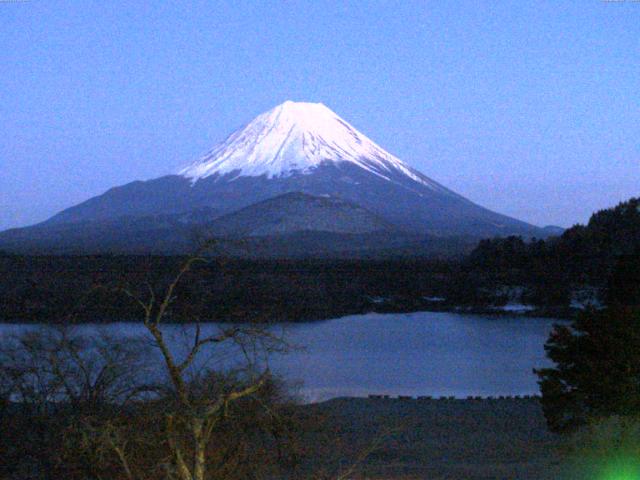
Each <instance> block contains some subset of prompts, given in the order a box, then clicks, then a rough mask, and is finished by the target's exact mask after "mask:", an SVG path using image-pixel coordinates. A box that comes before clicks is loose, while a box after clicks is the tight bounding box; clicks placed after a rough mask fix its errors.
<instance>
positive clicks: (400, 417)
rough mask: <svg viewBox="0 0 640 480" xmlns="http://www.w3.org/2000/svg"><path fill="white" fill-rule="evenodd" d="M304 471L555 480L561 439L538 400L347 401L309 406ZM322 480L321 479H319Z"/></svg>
mask: <svg viewBox="0 0 640 480" xmlns="http://www.w3.org/2000/svg"><path fill="white" fill-rule="evenodd" d="M304 415H308V417H309V419H310V420H312V421H311V423H312V424H320V425H321V427H318V428H316V429H314V430H313V431H312V432H309V433H307V434H306V437H305V441H304V442H303V444H304V446H305V454H304V455H305V458H308V459H311V458H315V459H322V461H321V462H318V460H315V461H311V460H308V461H306V463H305V468H309V469H312V470H314V471H323V472H324V473H325V474H326V478H329V477H333V478H336V473H338V472H340V471H342V472H344V470H345V469H346V468H347V467H348V466H349V465H351V464H352V463H353V462H354V461H356V460H357V459H358V457H359V456H360V454H362V453H363V452H366V451H368V450H369V449H370V447H373V446H375V448H374V449H373V450H372V451H371V452H370V454H369V455H368V456H367V457H366V459H364V460H363V461H362V462H361V463H360V465H359V467H358V469H357V470H358V471H357V472H354V473H353V474H350V475H347V476H346V477H345V478H371V479H383V478H384V479H451V480H453V479H460V480H463V479H464V480H470V479H478V480H479V479H485V480H488V479H531V480H534V479H535V480H542V479H556V478H558V476H559V473H558V469H559V466H558V464H559V458H558V453H557V452H558V446H559V444H560V439H559V438H558V437H557V436H555V435H553V434H551V433H549V432H548V431H547V429H546V426H545V420H544V417H543V415H542V411H541V408H540V405H539V403H538V401H537V400H536V399H500V400H437V399H433V400H399V399H360V398H344V399H335V400H330V401H327V402H323V403H318V404H313V405H308V406H305V407H304ZM320 478H322V476H320Z"/></svg>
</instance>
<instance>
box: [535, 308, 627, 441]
mask: <svg viewBox="0 0 640 480" xmlns="http://www.w3.org/2000/svg"><path fill="white" fill-rule="evenodd" d="M545 350H546V352H547V355H548V357H549V358H550V359H551V360H552V361H553V362H554V363H555V367H553V368H542V369H539V370H535V373H536V374H537V375H538V377H539V382H538V383H539V385H540V390H541V393H542V407H543V410H544V414H545V417H546V418H547V423H548V425H549V428H550V429H551V430H553V431H565V430H571V429H573V428H575V427H578V426H580V425H582V424H584V423H586V422H587V421H588V420H589V419H590V418H593V417H607V416H610V415H638V414H640V309H639V308H636V307H633V306H612V307H610V308H607V309H606V310H600V311H596V310H590V311H587V312H584V313H582V314H581V315H580V316H579V317H578V318H577V319H576V320H575V321H574V322H573V323H572V324H571V325H570V326H567V325H557V326H555V328H554V330H553V331H552V333H551V335H550V337H549V339H548V341H547V343H546V345H545Z"/></svg>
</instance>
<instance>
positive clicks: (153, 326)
mask: <svg viewBox="0 0 640 480" xmlns="http://www.w3.org/2000/svg"><path fill="white" fill-rule="evenodd" d="M205 248H206V246H205ZM205 248H202V249H201V250H200V252H199V253H198V254H196V255H193V256H191V257H189V258H188V259H187V260H186V261H185V262H184V263H183V265H182V266H181V267H180V269H179V271H178V273H177V275H176V276H175V277H174V278H173V279H172V281H171V282H170V283H169V284H168V286H167V287H166V289H165V290H164V293H163V294H162V295H157V294H156V292H155V290H154V288H153V287H152V286H151V285H149V284H147V290H148V292H147V294H146V296H145V298H142V297H141V296H140V295H137V294H136V293H134V290H133V289H132V288H130V287H122V291H123V292H124V293H125V294H127V295H128V296H129V297H131V298H132V299H134V300H135V301H136V302H137V303H138V304H139V306H140V307H141V309H142V311H143V313H144V319H143V325H144V327H145V329H146V330H147V331H148V333H149V334H150V335H151V337H152V338H153V342H154V346H155V347H157V348H158V349H159V351H160V353H161V357H162V361H163V364H164V367H165V369H166V372H167V376H168V379H169V386H170V392H169V393H170V395H169V396H167V397H166V399H167V405H166V408H165V414H164V417H165V419H164V421H165V434H166V440H167V443H168V447H169V450H170V452H171V455H172V460H173V463H174V467H175V468H174V469H173V471H169V472H168V476H170V477H175V478H178V479H180V480H204V479H205V478H207V465H208V462H207V450H208V449H209V448H210V446H211V445H210V444H211V442H212V439H213V433H214V429H215V428H216V427H217V426H218V425H219V423H220V422H221V420H223V419H224V418H225V416H227V415H228V412H229V406H230V405H231V404H232V403H234V402H237V401H238V400H240V399H243V398H245V397H249V396H252V395H255V394H256V393H257V392H259V391H260V390H261V389H263V388H264V387H265V385H266V384H267V382H268V381H269V379H270V378H271V373H270V371H269V368H268V365H267V364H265V365H261V364H260V362H259V359H260V358H261V354H267V353H270V352H275V351H279V352H283V351H285V350H286V349H287V348H288V346H287V345H286V343H285V342H284V341H283V340H282V339H281V338H279V337H277V336H276V335H273V334H272V333H271V332H270V331H269V330H268V329H266V328H259V327H256V326H245V327H243V326H231V327H227V328H222V329H220V330H219V331H218V332H216V333H215V334H203V330H202V328H201V325H200V323H199V322H196V323H195V325H193V328H192V329H191V341H190V346H189V348H188V349H187V352H186V353H185V354H184V355H182V356H180V357H179V356H178V355H177V354H176V352H175V351H174V350H173V349H172V345H171V344H170V342H169V341H168V340H167V336H166V334H165V330H164V328H163V327H164V325H165V323H164V321H165V318H166V316H167V313H168V311H169V309H170V306H171V304H172V303H173V301H174V300H175V291H176V288H177V287H178V286H179V284H180V282H181V281H183V279H184V278H185V276H186V275H187V274H188V273H189V272H191V271H192V269H193V267H194V265H196V264H197V263H201V262H207V261H209V258H207V257H205V256H204V255H203V254H202V252H203V251H205ZM224 343H233V344H234V345H236V346H237V347H238V351H239V352H241V353H242V354H243V355H244V358H245V360H246V362H245V366H244V369H243V370H242V375H241V376H240V377H238V376H237V375H236V376H233V375H231V376H230V375H219V374H216V373H215V372H213V373H212V372H208V371H206V370H205V372H204V374H203V373H202V372H200V374H199V375H198V376H197V377H196V378H190V377H191V376H192V375H193V373H194V371H196V372H197V371H198V368H197V365H198V358H199V357H200V356H202V355H204V354H205V352H206V351H207V350H210V349H211V348H212V347H216V346H220V345H222V344H224ZM262 358H263V357H262ZM123 468H124V469H125V470H127V469H128V467H127V465H126V464H125V462H124V461H123ZM131 478H132V477H131Z"/></svg>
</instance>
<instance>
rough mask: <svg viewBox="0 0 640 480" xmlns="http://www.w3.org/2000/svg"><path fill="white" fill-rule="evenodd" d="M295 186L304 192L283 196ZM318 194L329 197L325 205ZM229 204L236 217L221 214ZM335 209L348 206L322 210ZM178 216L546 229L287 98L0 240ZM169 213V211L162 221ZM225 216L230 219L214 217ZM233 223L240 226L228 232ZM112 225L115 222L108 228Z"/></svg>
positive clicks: (527, 232) (445, 229) (320, 225)
mask: <svg viewBox="0 0 640 480" xmlns="http://www.w3.org/2000/svg"><path fill="white" fill-rule="evenodd" d="M294 192H297V193H298V194H301V195H306V196H308V197H303V196H298V197H295V196H289V197H286V196H284V197H282V196H283V195H284V194H287V193H294ZM277 197H281V198H280V199H279V200H277V201H275V200H274V203H268V202H267V203H261V202H265V201H267V200H269V199H275V198H277ZM311 197H316V200H311ZM317 198H323V199H327V200H325V201H324V202H325V205H322V202H321V201H320V200H317ZM305 202H307V203H309V204H313V205H314V207H313V208H316V209H319V210H318V212H320V211H321V212H322V213H321V214H320V216H319V217H316V216H315V215H311V214H310V213H309V214H308V215H307V216H306V217H305V216H304V215H303V216H301V215H300V213H301V212H302V210H304V208H306V207H302V206H301V205H302V204H304V203H305ZM332 202H333V203H332ZM252 205H253V208H252V209H250V210H244V211H243V210H242V209H245V208H247V207H250V206H252ZM331 205H333V207H331ZM202 209H205V210H206V211H208V212H215V214H216V215H217V216H219V217H225V216H226V219H225V220H220V221H219V222H218V223H215V221H214V220H215V219H214V218H212V217H213V215H211V214H209V215H207V216H206V217H207V218H206V220H200V219H199V218H198V214H197V213H194V212H200V211H203V210H202ZM278 209H280V214H278V213H277V211H278ZM234 212H236V216H235V217H234V216H229V215H231V214H233V213H234ZM252 212H253V213H252ZM285 212H287V213H285ZM338 212H340V215H343V214H345V215H346V216H344V218H342V217H340V218H339V217H335V218H333V219H332V218H330V217H331V215H333V214H337V213H338ZM346 212H348V215H347V214H346ZM261 215H267V216H268V217H269V218H271V219H272V221H271V224H269V222H268V221H266V222H263V224H262V225H261V226H259V227H253V226H251V225H252V224H253V223H255V219H257V218H258V217H260V216H261ZM185 216H186V217H189V218H191V220H190V221H189V222H186V223H191V224H192V225H202V224H204V223H207V222H208V221H214V223H213V224H212V225H211V227H214V226H215V228H218V229H219V231H220V232H222V233H223V234H225V235H226V234H233V235H237V234H238V232H243V233H244V234H246V235H261V234H263V233H267V232H269V233H273V234H285V233H292V232H296V231H301V230H306V231H312V230H317V231H324V232H327V231H330V232H333V233H354V232H357V231H359V229H360V228H361V226H360V223H359V222H362V221H364V224H367V225H368V226H367V227H366V228H370V227H371V226H372V225H378V224H379V225H383V224H384V225H386V226H387V227H386V230H389V228H391V226H392V229H394V230H395V231H398V232H403V233H405V234H407V235H419V236H420V235H421V236H430V237H435V236H438V237H448V236H458V237H462V236H465V237H474V238H479V237H492V236H506V235H513V234H516V235H523V236H546V235H545V232H544V231H543V230H542V229H539V228H537V227H534V226H532V225H529V224H527V223H524V222H521V221H519V220H516V219H513V218H510V217H507V216H504V215H501V214H498V213H495V212H492V211H490V210H487V209H485V208H483V207H481V206H479V205H476V204H474V203H472V202H471V201H469V200H467V199H465V198H464V197H462V196H460V195H458V194H456V193H455V192H453V191H451V190H449V189H447V188H445V187H444V186H442V185H440V184H439V183H437V182H435V181H434V180H432V179H430V178H428V177H427V176H425V175H423V174H422V173H420V172H418V171H417V170H415V169H414V168H412V167H410V166H409V165H407V164H405V163H404V162H402V161H401V160H399V159H398V158H396V157H395V156H393V155H391V154H390V153H388V152H386V151H385V150H384V149H382V148H381V147H380V146H378V145H377V144H375V143H374V142H373V141H372V140H370V139H369V138H367V137H366V136H365V135H363V134H362V133H360V132H359V131H357V130H356V129H355V128H354V127H353V126H351V125H350V124H349V123H347V122H346V121H344V120H343V119H341V118H340V117H339V116H338V115H336V114H335V113H334V112H332V111H331V110H330V109H329V108H327V107H326V106H324V105H322V104H315V103H296V102H290V101H288V102H285V103H283V104H281V105H279V106H277V107H275V108H274V109H272V110H269V111H268V112H265V113H263V114H261V115H259V116H258V117H256V118H255V119H254V120H253V121H251V122H250V123H249V124H247V125H246V126H245V127H243V128H241V129H239V130H238V131H236V132H234V133H232V134H231V135H230V136H229V137H228V138H227V139H226V140H225V141H223V142H222V143H220V144H219V145H217V146H216V147H215V148H213V149H212V150H211V151H210V152H208V153H207V154H205V155H204V156H203V157H201V158H200V159H198V160H197V161H195V162H194V163H192V164H191V165H189V166H187V167H185V168H183V169H181V170H180V171H178V172H176V174H174V175H168V176H164V177H161V178H157V179H153V180H148V181H136V182H132V183H129V184H126V185H123V186H120V187H115V188H112V189H110V190H109V191H107V192H106V193H104V194H102V195H100V196H97V197H94V198H91V199H89V200H87V201H85V202H83V203H81V204H79V205H76V206H74V207H71V208H68V209H66V210H64V211H62V212H60V213H59V214H57V215H55V216H53V217H52V218H50V219H49V220H47V221H45V222H43V223H41V224H39V225H36V226H34V227H28V228H25V229H19V232H16V231H15V230H14V231H8V232H5V233H1V234H0V248H6V246H3V245H6V242H7V240H10V239H13V245H14V246H15V238H17V237H20V238H21V239H23V240H24V241H27V243H28V241H29V239H30V238H33V236H39V238H40V239H41V240H42V241H41V242H40V243H39V244H46V238H47V235H48V234H47V233H46V232H47V231H50V232H53V231H55V232H58V233H57V235H58V236H57V237H56V238H58V240H57V241H59V243H60V244H61V245H63V244H64V237H65V235H70V234H71V233H69V232H73V231H74V229H82V231H83V232H85V233H83V235H85V236H87V237H91V235H92V234H91V232H92V231H95V235H98V233H100V234H104V231H105V229H109V228H115V229H117V228H118V227H117V225H118V224H119V223H122V222H123V221H124V222H125V223H126V225H128V226H131V225H132V224H137V223H139V222H140V221H141V219H146V220H144V221H143V222H142V223H145V222H146V223H145V225H146V226H147V227H148V228H149V229H152V230H154V229H155V230H157V229H162V228H172V225H173V223H172V222H174V221H176V218H186V217H185ZM285 216H290V218H288V219H285V218H284V217H285ZM169 217H170V218H172V219H173V220H171V221H169V222H167V218H169ZM276 217H278V218H279V220H278V221H277V222H276V223H273V221H274V220H273V219H275V218H276ZM374 217H375V220H374ZM252 218H253V220H252ZM320 218H322V220H320ZM150 219H155V220H154V221H153V222H152V223H154V226H153V228H152V227H151V225H149V224H147V223H148V222H149V221H150ZM224 222H229V223H228V224H227V226H222V225H223V223H224ZM234 222H235V223H234ZM183 223H185V222H183ZM183 223H181V225H182V224H183ZM350 223H351V224H350ZM233 224H235V225H244V226H243V227H242V228H240V227H238V228H239V230H237V231H236V232H233V228H235V227H230V226H229V225H233ZM181 228H182V227H181ZM229 229H230V230H229ZM327 229H328V230H327ZM124 230H127V229H126V228H125V229H124ZM211 231H215V229H213V230H211ZM43 232H44V233H43ZM64 232H67V233H64ZM229 232H231V233H229ZM261 232H262V233H261ZM360 233H362V232H360ZM175 234H176V233H175V232H173V233H172V234H166V235H164V236H169V237H171V236H172V235H175ZM114 235H115V236H117V235H118V232H117V231H116V232H112V233H110V234H109V236H114ZM71 236H73V235H71ZM76 237H77V234H76ZM91 243H92V242H88V243H87V248H90V247H89V246H90V245H91ZM94 243H95V242H94ZM125 243H126V242H125Z"/></svg>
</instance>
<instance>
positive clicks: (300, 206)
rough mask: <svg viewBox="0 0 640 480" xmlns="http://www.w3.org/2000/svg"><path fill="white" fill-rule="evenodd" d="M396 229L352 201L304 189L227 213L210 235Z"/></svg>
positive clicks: (366, 231) (357, 231) (209, 230)
mask: <svg viewBox="0 0 640 480" xmlns="http://www.w3.org/2000/svg"><path fill="white" fill-rule="evenodd" d="M385 230H386V231H390V230H397V227H395V226H393V225H392V224H390V223H389V222H387V221H386V220H384V219H382V218H381V217H379V216H377V215H375V214H373V213H371V212H369V211H368V210H367V209H365V208H363V207H360V206H358V205H355V204H353V203H351V202H347V201H345V200H341V199H339V198H335V197H329V196H326V197H319V196H314V195H307V194H304V193H301V192H291V193H285V194H284V195H279V196H277V197H274V198H270V199H268V200H264V201H262V202H258V203H255V204H253V205H250V206H248V207H245V208H242V209H240V210H238V211H236V212H233V213H230V214H228V215H224V216H222V217H220V218H217V219H215V220H214V221H213V222H211V223H209V224H208V233H210V235H211V236H234V237H255V236H267V235H281V234H287V233H293V232H303V231H318V232H333V233H352V234H358V233H371V232H377V231H385Z"/></svg>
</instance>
